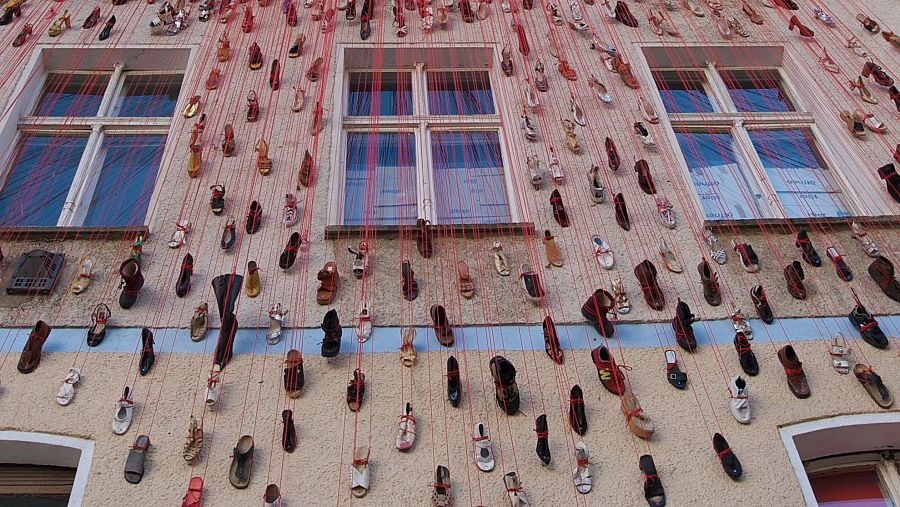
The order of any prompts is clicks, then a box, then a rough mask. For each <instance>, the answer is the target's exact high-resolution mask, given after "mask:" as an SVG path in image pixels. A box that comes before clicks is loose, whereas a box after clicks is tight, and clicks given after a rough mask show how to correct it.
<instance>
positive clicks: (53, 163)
mask: <svg viewBox="0 0 900 507" xmlns="http://www.w3.org/2000/svg"><path fill="white" fill-rule="evenodd" d="M85 145H87V137H63V136H53V135H41V136H25V137H24V138H23V139H22V141H21V143H20V144H19V152H18V154H17V155H16V158H15V162H14V163H13V167H12V169H11V170H10V172H9V176H8V177H7V178H6V182H5V184H4V185H3V190H2V191H0V226H4V227H55V226H56V223H57V222H58V221H59V215H60V213H62V208H63V204H64V203H65V200H66V195H68V193H69V188H70V187H71V186H72V180H73V179H74V178H75V171H77V170H78V163H79V161H80V160H81V155H82V154H83V153H84V147H85Z"/></svg>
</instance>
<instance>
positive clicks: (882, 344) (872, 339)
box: [849, 301, 889, 349]
mask: <svg viewBox="0 0 900 507" xmlns="http://www.w3.org/2000/svg"><path fill="white" fill-rule="evenodd" d="M849 318H850V323H851V324H853V326H854V327H855V328H856V329H857V330H858V331H859V334H860V336H862V339H863V341H864V342H866V343H868V344H869V345H871V346H873V347H875V348H877V349H886V348H887V347H888V344H889V343H888V339H887V336H885V334H884V331H882V330H881V328H880V327H879V326H878V321H876V320H875V317H873V316H872V314H871V313H869V312H868V310H866V307H865V306H863V305H862V303H859V302H858V301H857V303H856V306H855V307H853V310H851V311H850V316H849Z"/></svg>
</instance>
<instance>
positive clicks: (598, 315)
mask: <svg viewBox="0 0 900 507" xmlns="http://www.w3.org/2000/svg"><path fill="white" fill-rule="evenodd" d="M613 306H615V301H614V300H613V297H612V295H611V294H610V293H609V292H606V291H605V290H603V289H597V290H595V291H594V293H593V294H591V295H590V296H588V298H587V300H586V301H585V302H584V304H583V305H581V315H582V316H583V317H584V318H585V319H587V321H588V322H590V323H591V325H593V326H594V329H596V330H597V332H598V333H600V335H601V336H603V337H605V338H612V337H613V335H614V334H615V332H616V328H615V325H613V323H612V321H610V320H609V312H610V309H611V308H612V307H613Z"/></svg>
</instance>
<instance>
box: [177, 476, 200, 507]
mask: <svg viewBox="0 0 900 507" xmlns="http://www.w3.org/2000/svg"><path fill="white" fill-rule="evenodd" d="M202 500H203V478H202V477H191V482H189V483H188V490H187V494H185V495H184V499H183V500H182V501H181V507H200V503H201V501H202Z"/></svg>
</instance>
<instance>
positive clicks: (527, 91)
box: [522, 83, 541, 111]
mask: <svg viewBox="0 0 900 507" xmlns="http://www.w3.org/2000/svg"><path fill="white" fill-rule="evenodd" d="M522 93H523V94H524V96H525V107H527V108H528V109H530V110H532V111H537V108H539V107H541V101H540V100H538V96H537V92H535V91H534V87H533V86H531V83H525V87H524V89H523V90H522Z"/></svg>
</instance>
